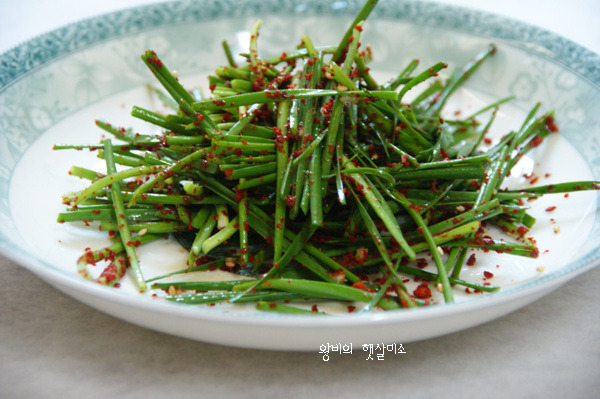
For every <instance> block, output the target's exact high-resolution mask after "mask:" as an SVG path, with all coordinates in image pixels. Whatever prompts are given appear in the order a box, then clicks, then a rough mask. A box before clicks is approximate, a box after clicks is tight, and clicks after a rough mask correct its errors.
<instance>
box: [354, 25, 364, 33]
mask: <svg viewBox="0 0 600 399" xmlns="http://www.w3.org/2000/svg"><path fill="white" fill-rule="evenodd" d="M354 29H356V30H357V31H359V32H362V30H363V27H362V25H356V26H355V27H354Z"/></svg>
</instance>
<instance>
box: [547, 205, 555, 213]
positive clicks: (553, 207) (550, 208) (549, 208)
mask: <svg viewBox="0 0 600 399" xmlns="http://www.w3.org/2000/svg"><path fill="white" fill-rule="evenodd" d="M555 209H556V207H555V206H549V207H548V208H546V212H552V211H553V210H555Z"/></svg>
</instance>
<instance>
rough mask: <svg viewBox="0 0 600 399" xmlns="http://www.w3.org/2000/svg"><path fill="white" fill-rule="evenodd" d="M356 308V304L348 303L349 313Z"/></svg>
mask: <svg viewBox="0 0 600 399" xmlns="http://www.w3.org/2000/svg"><path fill="white" fill-rule="evenodd" d="M355 310H356V306H352V305H348V313H352V312H354V311H355Z"/></svg>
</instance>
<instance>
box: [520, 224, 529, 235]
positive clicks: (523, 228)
mask: <svg viewBox="0 0 600 399" xmlns="http://www.w3.org/2000/svg"><path fill="white" fill-rule="evenodd" d="M527 233H529V229H528V228H527V227H525V226H519V227H518V228H517V234H518V235H519V237H523V236H524V235H525V234H527Z"/></svg>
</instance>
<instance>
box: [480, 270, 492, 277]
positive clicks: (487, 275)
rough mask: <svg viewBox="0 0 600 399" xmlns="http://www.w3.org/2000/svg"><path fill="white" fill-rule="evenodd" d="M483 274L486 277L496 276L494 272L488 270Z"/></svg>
mask: <svg viewBox="0 0 600 399" xmlns="http://www.w3.org/2000/svg"><path fill="white" fill-rule="evenodd" d="M483 276H484V277H485V278H492V277H494V274H493V273H490V272H488V271H484V272H483Z"/></svg>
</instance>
